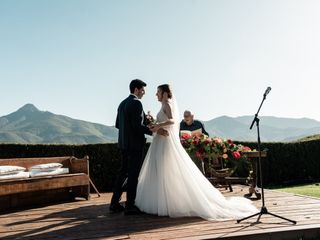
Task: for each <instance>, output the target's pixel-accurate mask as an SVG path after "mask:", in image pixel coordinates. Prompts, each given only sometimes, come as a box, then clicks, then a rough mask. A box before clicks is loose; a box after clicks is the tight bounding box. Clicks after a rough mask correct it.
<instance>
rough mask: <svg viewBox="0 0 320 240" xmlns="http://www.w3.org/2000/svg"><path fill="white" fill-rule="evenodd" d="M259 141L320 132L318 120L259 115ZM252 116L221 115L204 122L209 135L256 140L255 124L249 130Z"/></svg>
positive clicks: (283, 139) (291, 139)
mask: <svg viewBox="0 0 320 240" xmlns="http://www.w3.org/2000/svg"><path fill="white" fill-rule="evenodd" d="M259 119H260V135H261V141H294V140H297V139H300V138H303V137H306V136H310V135H313V134H318V133H320V122H319V121H316V120H313V119H310V118H280V117H272V116H261V117H259ZM252 120H253V116H241V117H234V118H233V117H228V116H221V117H218V118H215V119H212V120H210V121H206V122H204V124H205V126H206V130H207V131H208V132H209V134H211V135H216V136H220V137H223V138H231V139H235V140H245V141H256V139H257V130H256V125H254V127H253V128H252V130H250V129H249V128H250V125H251V122H252Z"/></svg>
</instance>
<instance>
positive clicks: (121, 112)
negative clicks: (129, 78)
mask: <svg viewBox="0 0 320 240" xmlns="http://www.w3.org/2000/svg"><path fill="white" fill-rule="evenodd" d="M147 124H148V123H147V121H146V117H145V113H144V111H143V108H142V104H141V102H140V100H139V99H138V98H137V97H136V96H134V95H132V94H130V95H129V97H127V98H126V99H124V100H123V101H122V102H121V103H120V105H119V107H118V113H117V119H116V128H118V129H119V137H118V146H119V148H120V149H122V150H141V149H143V148H144V145H145V143H146V138H145V136H144V134H149V135H152V132H151V131H150V130H149V128H148V127H147Z"/></svg>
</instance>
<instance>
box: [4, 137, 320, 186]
mask: <svg viewBox="0 0 320 240" xmlns="http://www.w3.org/2000/svg"><path fill="white" fill-rule="evenodd" d="M241 144H244V145H247V146H249V147H251V148H252V149H254V148H257V144H256V143H253V142H241ZM147 148H148V146H147V147H146V150H147ZM262 149H268V157H267V158H266V159H263V162H262V163H263V177H264V182H265V184H266V185H280V184H284V183H294V184H296V183H302V182H305V181H316V180H319V179H320V140H312V141H305V142H295V143H262ZM85 155H88V156H89V158H90V160H89V161H90V175H91V179H92V180H93V182H94V183H95V184H96V186H97V188H98V189H99V190H100V191H111V190H112V185H113V183H114V181H115V177H116V175H117V172H118V169H119V167H120V165H121V164H120V162H121V161H120V152H119V150H118V148H117V144H89V145H41V144H36V145H31V144H28V145H24V144H0V158H18V157H19V158H22V157H50V156H75V157H78V158H82V157H83V156H85ZM0 165H1V162H0ZM243 169H245V168H243ZM238 175H241V176H245V175H247V173H241V172H240V173H238Z"/></svg>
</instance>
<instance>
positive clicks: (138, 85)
mask: <svg viewBox="0 0 320 240" xmlns="http://www.w3.org/2000/svg"><path fill="white" fill-rule="evenodd" d="M146 86H147V84H146V83H145V82H144V81H142V80H140V79H134V80H132V81H131V83H130V86H129V87H130V93H134V90H135V89H136V88H138V89H141V88H143V87H146Z"/></svg>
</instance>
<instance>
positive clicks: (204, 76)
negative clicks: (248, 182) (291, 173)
mask: <svg viewBox="0 0 320 240" xmlns="http://www.w3.org/2000/svg"><path fill="white" fill-rule="evenodd" d="M319 9H320V1H316V0H315V1H311V0H300V1H297V0H287V1H285V0H268V1H262V0H234V1H231V0H201V1H200V0H198V1H197V0H158V1H157V0H145V1H142V0H136V1H129V0H128V1H124V0H123V1H117V0H114V1H111V0H109V1H107V0H105V1H98V0H87V1H82V0H67V1H65V0H54V1H52V0H28V1H22V0H20V1H18V0H1V1H0V34H1V38H0V83H1V96H0V99H1V104H0V116H2V115H6V114H8V113H11V112H13V111H15V110H17V109H18V108H19V107H21V106H22V105H24V104H26V103H33V104H34V105H36V106H37V107H38V108H39V109H41V110H47V111H51V112H54V113H57V114H63V115H68V116H70V117H73V118H77V119H83V120H87V121H91V122H97V123H102V124H107V125H113V124H114V119H115V115H116V109H117V107H118V104H119V102H120V101H121V100H122V99H123V98H124V97H126V96H127V95H128V92H129V90H128V84H129V82H130V80H131V79H134V78H141V79H142V80H144V81H145V82H147V84H148V86H147V88H146V90H147V92H146V95H145V97H144V98H143V100H142V101H143V105H144V108H145V110H151V111H152V112H153V113H154V114H155V113H156V112H157V110H158V109H159V103H158V102H157V101H156V97H155V92H156V87H157V86H158V85H159V84H162V83H169V84H171V85H172V87H173V90H174V92H175V94H176V96H177V99H178V101H179V105H180V106H179V107H180V110H181V111H182V110H184V109H190V110H192V111H193V112H194V113H195V115H196V118H199V119H201V120H209V119H212V118H214V117H218V116H221V115H229V116H240V115H250V114H254V113H255V112H256V110H257V108H258V106H259V104H260V101H261V99H262V94H263V92H264V91H265V89H266V88H267V87H268V86H271V87H272V91H271V92H270V94H269V95H268V98H267V101H266V102H265V105H264V106H263V108H262V110H261V115H273V116H281V117H295V118H300V117H310V118H314V119H317V120H320V111H319V110H318V109H319V106H320V104H319V103H320V101H319V89H320V88H319V87H320V28H319V26H320V14H319V13H318V12H319Z"/></svg>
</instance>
